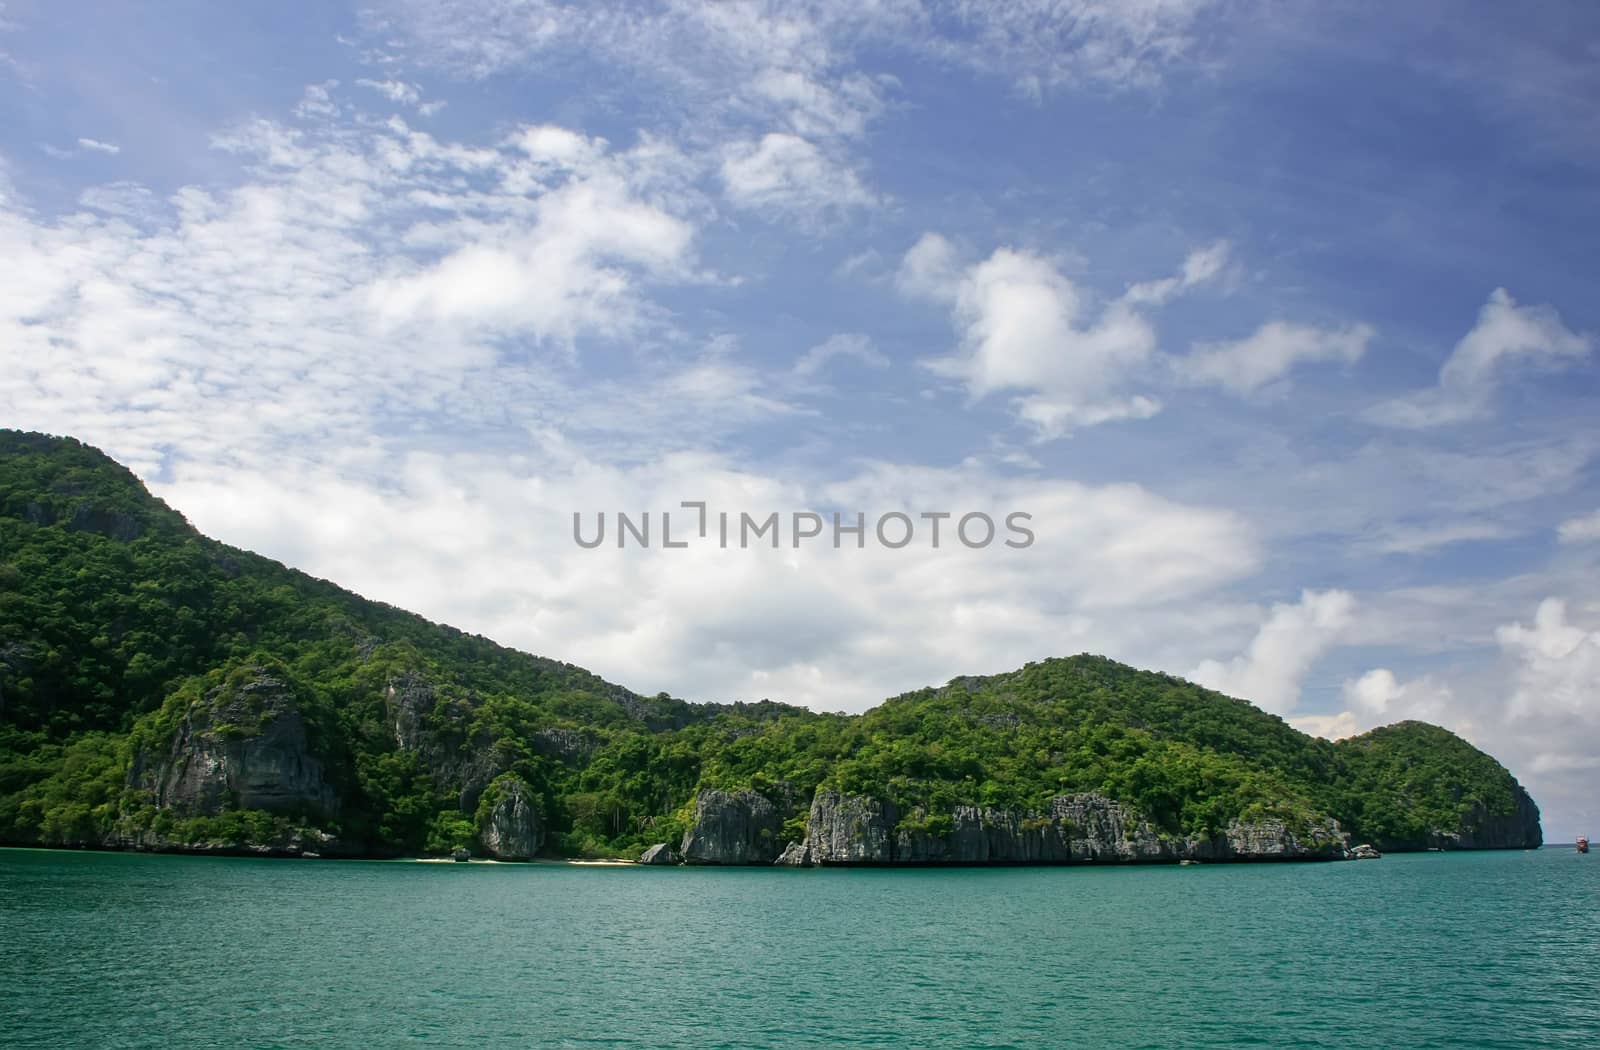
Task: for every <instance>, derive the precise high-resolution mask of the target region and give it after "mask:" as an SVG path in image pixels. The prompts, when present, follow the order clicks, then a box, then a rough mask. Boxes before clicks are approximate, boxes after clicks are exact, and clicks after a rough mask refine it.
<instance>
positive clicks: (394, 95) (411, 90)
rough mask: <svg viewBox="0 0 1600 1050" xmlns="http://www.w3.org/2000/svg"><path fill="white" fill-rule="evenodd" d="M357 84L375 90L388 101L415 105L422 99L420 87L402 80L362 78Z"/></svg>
mask: <svg viewBox="0 0 1600 1050" xmlns="http://www.w3.org/2000/svg"><path fill="white" fill-rule="evenodd" d="M356 83H357V84H359V85H360V86H362V87H364V88H368V89H370V90H372V91H376V92H377V93H378V94H380V95H382V96H383V97H384V98H386V99H388V100H389V101H390V102H394V103H397V104H400V105H405V106H415V105H416V104H417V103H419V102H421V101H422V89H421V88H419V87H417V85H415V84H408V83H406V82H405V81H404V80H368V79H365V78H362V79H360V80H357V81H356Z"/></svg>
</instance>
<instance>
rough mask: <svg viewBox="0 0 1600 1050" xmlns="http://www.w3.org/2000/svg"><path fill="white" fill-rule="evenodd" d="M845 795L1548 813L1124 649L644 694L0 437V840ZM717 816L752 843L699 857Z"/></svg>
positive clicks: (1397, 839) (773, 851) (1015, 814)
mask: <svg viewBox="0 0 1600 1050" xmlns="http://www.w3.org/2000/svg"><path fill="white" fill-rule="evenodd" d="M837 799H846V800H858V801H859V804H860V805H864V806H866V807H868V809H870V810H871V812H872V813H874V814H876V816H873V817H872V818H871V819H870V820H865V821H857V822H856V823H853V824H850V825H849V827H850V828H851V829H854V830H849V831H848V832H847V834H859V835H861V836H865V837H871V836H872V835H874V834H876V832H875V831H874V830H873V829H874V828H875V827H876V825H875V824H873V821H877V822H879V823H881V824H883V825H884V828H883V830H884V834H885V835H887V836H888V837H889V839H892V840H895V841H904V842H907V843H912V844H913V845H914V850H913V851H912V852H907V853H905V854H904V857H905V858H911V857H912V856H913V854H914V855H915V857H916V858H917V859H919V860H925V861H937V860H940V859H951V860H960V859H964V858H966V857H967V856H968V854H967V852H966V851H967V850H968V846H967V845H964V844H963V843H964V842H965V841H966V840H964V839H963V838H962V836H963V835H966V834H967V832H968V830H970V828H969V825H970V826H971V827H972V828H978V829H979V831H980V832H981V833H982V834H984V835H988V836H989V838H990V839H994V836H995V834H996V833H995V832H994V830H993V829H994V828H997V827H999V826H1000V823H1003V822H1005V821H1011V822H1012V823H1013V824H1015V825H1016V826H1017V827H1019V828H1022V827H1026V828H1028V829H1031V830H1028V831H1027V832H1026V834H1027V835H1035V834H1036V833H1037V834H1046V835H1048V834H1049V833H1050V832H1048V829H1046V830H1044V831H1041V830H1040V829H1043V828H1045V825H1046V824H1049V825H1050V826H1051V827H1055V828H1057V829H1058V830H1061V829H1066V828H1068V827H1069V826H1071V825H1072V821H1073V820H1076V821H1077V822H1078V823H1079V824H1082V823H1084V821H1085V820H1086V818H1084V817H1083V816H1081V813H1080V811H1081V810H1082V807H1083V806H1084V805H1090V804H1091V803H1085V802H1084V801H1083V800H1084V799H1091V800H1093V801H1092V806H1099V807H1101V809H1096V810H1095V812H1097V813H1099V812H1102V810H1104V807H1105V806H1108V805H1114V806H1115V807H1117V808H1116V810H1115V812H1116V814H1118V816H1117V819H1118V820H1124V819H1126V820H1127V821H1130V822H1133V823H1135V824H1137V826H1138V828H1142V829H1144V830H1143V831H1140V832H1139V834H1146V835H1148V836H1152V838H1151V841H1156V840H1157V839H1159V840H1160V842H1162V843H1168V844H1170V843H1172V842H1180V841H1181V842H1186V843H1190V844H1191V846H1190V847H1188V848H1194V847H1193V844H1194V843H1202V844H1204V843H1221V842H1224V841H1225V840H1226V842H1228V843H1231V844H1232V845H1229V846H1227V847H1226V848H1225V849H1224V848H1223V847H1217V849H1220V850H1222V855H1229V853H1230V851H1231V855H1234V856H1238V857H1245V856H1250V855H1253V854H1252V852H1251V851H1252V850H1255V849H1257V847H1256V846H1254V845H1252V846H1250V847H1249V848H1240V847H1239V843H1241V842H1244V843H1257V841H1258V840H1259V839H1260V837H1261V835H1263V834H1266V835H1268V837H1269V838H1270V836H1271V835H1277V836H1278V838H1277V840H1275V841H1280V842H1282V841H1289V842H1298V843H1305V842H1311V841H1313V840H1315V841H1317V842H1319V843H1323V844H1324V845H1326V843H1327V842H1328V841H1331V840H1330V838H1329V835H1330V833H1329V831H1328V829H1329V828H1330V827H1332V825H1331V823H1330V822H1331V821H1337V822H1338V824H1339V827H1340V829H1342V830H1341V832H1340V833H1341V835H1343V834H1348V835H1350V836H1353V838H1354V840H1375V841H1378V842H1380V843H1382V844H1385V845H1387V846H1390V847H1394V848H1421V847H1422V846H1425V845H1443V846H1446V847H1451V846H1457V847H1471V846H1525V845H1530V844H1537V838H1538V817H1537V809H1536V808H1534V807H1533V804H1532V801H1531V800H1529V799H1528V798H1527V796H1526V794H1525V793H1524V792H1523V791H1522V789H1521V787H1520V786H1519V785H1518V784H1517V783H1516V781H1515V780H1514V779H1513V778H1512V777H1511V776H1510V775H1509V774H1508V773H1507V772H1506V771H1505V770H1504V769H1503V768H1501V767H1500V766H1499V764H1498V763H1496V762H1495V761H1494V760H1493V759H1492V758H1490V757H1489V756H1487V755H1484V754H1483V753H1482V752H1480V751H1477V750H1476V749H1474V748H1472V747H1471V746H1470V745H1468V744H1466V743H1465V742H1464V741H1462V740H1460V739H1459V738H1457V737H1455V736H1453V735H1451V734H1449V733H1448V732H1446V731H1444V730H1442V729H1438V728H1436V727H1432V726H1426V725H1422V724H1419V723H1405V724H1402V725H1399V726H1394V727H1390V728H1388V729H1383V730H1378V731H1376V732H1373V733H1369V734H1367V735H1365V736H1363V737H1359V738H1356V739H1354V740H1350V741H1344V742H1341V743H1339V744H1332V743H1329V742H1327V741H1322V740H1317V739H1313V738H1311V737H1307V736H1305V735H1304V734H1301V733H1299V732H1297V731H1295V730H1294V729H1292V728H1291V727H1289V726H1288V725H1286V724H1285V723H1284V722H1283V721H1282V720H1281V719H1278V718H1276V717H1274V716H1271V715H1268V714H1265V713H1264V712H1262V711H1260V710H1258V709H1256V708H1254V707H1252V706H1250V705H1249V704H1248V703H1245V702H1244V701H1242V700H1235V699H1231V698H1228V697H1224V696H1221V695H1219V694H1216V693H1213V692H1209V691H1207V690H1204V689H1201V688H1199V687H1198V686H1195V685H1192V684H1190V683H1188V682H1184V681H1182V680H1180V679H1176V678H1172V677H1169V676H1166V675H1159V674H1152V673H1148V672H1142V671H1137V670H1134V669H1133V668H1129V667H1125V666H1123V665H1120V664H1116V663H1114V662H1112V661H1109V660H1106V659H1103V658H1100V657H1093V656H1079V657H1073V658H1070V659H1061V660H1047V661H1043V662H1041V663H1037V664H1030V665H1028V666H1027V667H1025V668H1022V669H1021V670H1018V671H1015V672H1012V673H1010V674H1005V675H998V676H993V677H988V678H972V679H958V680H956V681H954V682H951V683H950V684H948V685H946V686H944V687H942V688H938V689H926V690H921V691H918V692H914V693H908V694H905V695H903V696H900V697H896V698H894V699H892V700H889V701H887V702H885V703H884V704H883V705H881V706H880V707H878V708H875V709H873V710H871V711H869V712H867V713H865V714H863V715H859V716H851V717H846V716H842V715H828V714H819V713H814V712H810V711H806V710H803V709H800V708H794V707H789V706H786V705H782V704H776V703H770V702H762V703H759V704H732V705H717V704H693V703H689V702H686V701H683V700H677V699H673V698H670V697H668V696H666V695H665V694H661V695H657V696H653V697H651V696H643V695H640V694H636V693H633V692H631V691H629V690H627V689H624V688H622V687H620V686H616V685H612V684H610V683H608V682H605V681H603V680H601V679H600V678H598V677H596V676H594V675H592V674H590V673H588V672H587V671H585V670H583V669H581V668H578V667H574V666H572V665H570V664H564V663H561V662H558V661H556V660H551V659H545V658H542V657H536V656H530V655H527V654H525V653H521V652H517V651H515V650H511V649H507V648H504V647H502V646H498V645H496V644H494V643H493V642H490V641H489V640H487V639H484V638H481V637H477V636H473V635H468V634H464V633H462V632H460V631H456V630H454V629H452V628H449V627H444V626H440V625H437V624H433V623H429V622H428V621H426V620H424V619H422V618H421V617H418V616H415V615H413V614H410V613H406V612H403V611H401V610H398V609H395V608H393V607H391V606H387V605H383V604H381V603H377V602H372V601H368V600H366V599H363V598H361V597H359V596H357V595H354V594H351V593H350V592H348V591H345V590H342V589H340V588H338V587H336V586H334V585H333V584H330V583H327V582H325V581H322V580H317V579H315V578H313V577H310V576H307V575H306V574H304V573H300V572H296V571H294V570H291V569H288V568H286V567H284V566H283V565H281V564H279V563H277V562H274V561H271V560H269V559H266V558H263V557H260V556H259V555H255V554H252V553H249V552H247V551H242V550H238V549H236V548H232V547H228V546H226V545H224V544H221V543H218V542H216V541H213V540H210V539H207V538H206V537H204V536H201V535H200V534H199V533H197V532H196V531H195V530H194V529H193V528H191V527H190V526H189V524H188V523H187V522H186V521H185V520H184V519H183V518H182V517H181V516H180V515H179V514H177V513H176V512H175V511H173V510H172V509H171V508H169V507H167V506H166V505H165V504H163V503H162V502H161V501H159V500H157V499H155V498H154V497H152V496H151V495H150V494H149V493H148V492H147V491H146V490H145V488H144V486H143V485H142V484H141V483H140V482H139V481H138V479H137V478H136V477H134V476H133V474H132V473H130V472H129V471H128V470H126V469H125V468H123V467H122V466H120V465H119V464H117V463H115V462H114V461H112V460H111V459H109V458H108V457H106V456H105V455H103V454H102V453H100V452H99V451H97V450H95V449H93V448H91V447H89V446H86V445H84V444H82V443H80V442H77V441H74V440H72V439H70V438H54V437H47V436H43V435H38V434H27V433H19V432H16V431H0V841H4V842H10V843H44V844H58V845H81V846H106V847H136V848H153V849H172V848H203V849H244V848H269V847H270V848H272V849H274V850H278V851H283V852H300V851H304V852H318V853H323V854H331V853H345V854H352V853H356V854H359V853H376V854H385V853H413V852H430V851H432V852H436V851H445V850H449V849H451V848H453V847H456V846H463V845H465V846H470V847H471V848H474V849H477V850H485V851H488V852H490V853H493V854H497V855H500V856H507V857H521V856H528V855H533V854H537V853H548V854H557V855H577V854H589V855H628V854H632V853H635V852H636V851H637V850H638V849H640V848H641V847H643V846H646V845H649V844H651V843H657V842H665V843H671V844H673V845H674V846H676V845H677V844H678V843H679V842H680V840H681V841H682V843H683V847H682V848H683V849H684V851H685V852H686V853H687V854H688V855H689V858H690V859H696V858H697V857H698V859H702V860H707V859H709V860H719V859H720V860H722V861H725V862H770V860H771V859H773V857H775V856H776V855H777V854H778V852H779V851H780V850H781V849H782V848H783V847H784V846H785V845H789V844H796V845H798V844H801V843H802V842H809V841H810V840H811V838H812V837H814V836H815V835H817V834H818V832H817V827H818V826H819V820H822V819H823V818H821V817H819V816H818V812H819V807H823V808H824V809H826V806H828V805H833V800H837ZM1071 799H1076V800H1077V801H1064V800H1071ZM719 800H721V801H719ZM861 800H864V801H861ZM849 804H850V805H855V804H857V803H856V802H851V803H849ZM719 807H721V808H720V809H719ZM729 807H733V809H729ZM740 807H743V808H742V809H741V808H740ZM873 807H875V808H873ZM1073 807H1077V808H1073ZM735 810H736V811H737V812H735ZM829 812H832V811H829ZM863 812H865V810H863ZM1068 812H1071V813H1072V814H1079V815H1077V816H1074V817H1072V818H1071V819H1069V818H1068V817H1066V816H1061V815H1060V814H1065V813H1068ZM1052 813H1054V814H1057V815H1056V816H1053V817H1052V816H1050V814H1052ZM730 814H732V817H730ZM739 814H743V816H740V815H739ZM735 818H736V819H735ZM891 818H892V819H891ZM724 819H735V823H738V827H739V830H738V831H737V833H733V832H730V833H729V834H733V835H734V837H735V838H738V837H739V836H743V837H744V838H743V839H741V842H743V845H742V846H741V847H740V848H739V849H731V850H728V851H724V852H723V853H722V854H720V855H719V854H717V851H716V850H710V853H709V854H707V853H705V850H708V849H710V847H706V846H705V843H706V842H708V841H710V840H711V836H710V832H711V831H714V830H716V828H713V827H712V825H713V824H715V823H716V822H717V821H719V820H724ZM841 819H843V818H841ZM851 819H853V818H851ZM1052 820H1053V821H1055V823H1054V824H1050V822H1051V821H1052ZM739 821H742V823H739ZM997 822H1000V823H997ZM858 825H859V826H858ZM984 828H988V829H989V830H988V831H983V830H982V829H984ZM1263 828H1266V829H1269V831H1268V832H1262V831H1260V829H1263ZM1271 829H1276V830H1271ZM1019 833H1020V832H1019ZM1063 833H1065V832H1064V831H1063ZM1075 833H1078V834H1082V833H1083V832H1082V829H1081V828H1079V829H1078V830H1077V832H1075ZM830 834H831V833H830ZM1125 834H1126V835H1128V836H1132V835H1134V832H1133V831H1126V832H1125ZM897 836H898V838H896V837H897ZM1252 836H1254V837H1252ZM1296 836H1298V838H1296ZM724 837H726V836H724ZM744 840H748V841H744ZM1129 841H1132V839H1129ZM696 843H699V846H697V845H696ZM930 843H931V845H930ZM986 848H987V847H986ZM996 848H999V847H996ZM1263 848H1264V847H1263ZM1295 848H1296V849H1299V848H1300V847H1299V846H1296V847H1295ZM1318 848H1322V847H1321V846H1319V847H1318ZM697 849H700V850H701V853H698V854H697V852H696V850H697ZM907 849H912V847H910V846H908V847H907ZM999 849H1000V852H995V851H994V850H993V849H991V850H990V852H989V853H987V854H985V856H988V857H992V858H994V859H1011V860H1016V859H1024V860H1025V859H1051V858H1053V857H1054V858H1055V859H1061V858H1062V857H1065V856H1067V854H1070V853H1071V852H1072V851H1071V850H1070V849H1068V848H1067V847H1066V846H1062V847H1061V851H1063V852H1062V853H1061V857H1056V856H1055V854H1050V853H1049V851H1048V850H1047V851H1046V853H1045V854H1043V855H1041V856H1040V857H1037V858H1035V857H1033V856H1032V854H1027V855H1019V856H1011V855H1010V854H1007V853H1005V851H1004V848H999ZM1162 849H1163V850H1166V852H1171V850H1170V849H1168V847H1167V846H1166V845H1163V846H1162ZM1203 849H1204V850H1210V849H1212V847H1211V846H1208V845H1207V846H1204V847H1203ZM1291 852H1292V851H1291ZM1160 855H1161V856H1163V857H1164V856H1166V853H1161V854H1160ZM819 856H820V854H819ZM852 856H853V854H852ZM1073 856H1076V854H1073ZM1151 856H1155V854H1151ZM833 859H834V860H835V861H837V860H839V858H838V857H834V858H833ZM857 859H864V860H869V861H870V860H878V861H890V860H898V859H901V854H897V853H895V852H894V848H893V846H892V845H891V846H885V847H883V852H881V853H880V854H877V855H863V856H862V857H858V858H857ZM848 860H849V857H845V858H844V861H845V862H848Z"/></svg>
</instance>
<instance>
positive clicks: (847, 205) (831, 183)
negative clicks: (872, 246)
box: [721, 132, 877, 223]
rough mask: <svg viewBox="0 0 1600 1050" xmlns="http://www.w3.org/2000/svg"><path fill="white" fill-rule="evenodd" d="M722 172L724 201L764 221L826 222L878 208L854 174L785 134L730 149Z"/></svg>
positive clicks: (813, 146) (816, 150)
mask: <svg viewBox="0 0 1600 1050" xmlns="http://www.w3.org/2000/svg"><path fill="white" fill-rule="evenodd" d="M721 170H722V183H723V187H724V189H725V191H726V192H727V195H728V199H729V200H730V201H732V202H733V203H734V205H736V206H737V207H740V208H745V209H748V210H750V211H755V212H759V213H762V214H763V215H765V216H766V217H767V218H773V219H776V218H787V219H793V220H797V221H800V222H802V223H828V222H835V221H838V220H840V219H842V218H843V217H844V216H845V215H846V214H847V213H848V212H849V211H851V210H852V209H855V208H865V207H870V206H872V205H874V204H876V203H877V198H876V197H875V196H874V195H873V194H872V193H871V192H870V191H869V190H868V189H867V188H866V186H865V185H864V184H863V183H862V181H861V179H860V178H859V177H857V175H856V173H855V172H854V171H851V170H850V169H849V168H848V167H846V166H845V165H844V164H842V163H840V162H838V161H836V160H833V159H831V158H830V157H828V156H827V155H826V154H825V153H824V152H823V151H822V150H821V149H820V148H818V147H817V146H816V145H815V144H814V143H811V142H808V141H807V140H805V139H803V138H801V137H799V136H798V135H791V134H789V133H787V132H772V133H770V134H767V135H764V136H762V138H761V139H760V141H753V140H751V141H743V142H735V143H732V144H730V145H729V146H728V147H726V149H724V151H723V157H722V169H721Z"/></svg>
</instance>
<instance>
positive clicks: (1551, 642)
mask: <svg viewBox="0 0 1600 1050" xmlns="http://www.w3.org/2000/svg"><path fill="white" fill-rule="evenodd" d="M1495 638H1496V640H1497V641H1499V643H1500V645H1501V647H1502V648H1503V649H1505V650H1506V651H1507V652H1508V653H1510V654H1512V655H1514V656H1516V657H1517V658H1519V659H1520V661H1521V670H1520V673H1519V676H1518V681H1517V690H1516V692H1515V693H1514V694H1513V696H1512V698H1511V707H1510V713H1511V716H1512V717H1514V718H1522V717H1528V716H1530V715H1538V714H1541V713H1548V712H1561V713H1567V714H1575V715H1582V716H1585V717H1587V718H1596V717H1600V631H1591V630H1587V629H1585V628H1583V627H1579V626H1578V625H1576V624H1573V623H1570V622H1569V621H1568V619H1567V604H1566V602H1564V601H1561V600H1560V599H1557V598H1547V599H1545V600H1544V601H1542V602H1540V603H1539V609H1538V611H1537V612H1536V613H1535V614H1534V620H1533V626H1531V627H1524V626H1523V625H1522V623H1521V622H1520V621H1519V622H1517V623H1512V624H1507V625H1505V626H1503V627H1501V628H1500V629H1499V630H1498V631H1496V632H1495Z"/></svg>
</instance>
